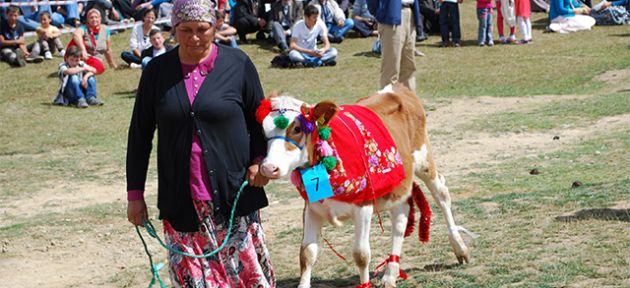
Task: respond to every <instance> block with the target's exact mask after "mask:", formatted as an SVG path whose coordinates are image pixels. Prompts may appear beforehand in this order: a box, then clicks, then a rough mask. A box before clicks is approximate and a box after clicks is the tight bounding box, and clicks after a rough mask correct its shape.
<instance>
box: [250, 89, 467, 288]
mask: <svg viewBox="0 0 630 288" xmlns="http://www.w3.org/2000/svg"><path fill="white" fill-rule="evenodd" d="M269 100H270V102H271V112H270V113H269V114H268V115H267V116H266V117H265V116H264V115H263V117H265V118H263V119H264V120H263V119H259V121H261V122H262V125H263V129H264V132H265V134H266V137H267V138H268V139H271V140H286V141H269V142H268V151H267V157H266V158H265V159H264V160H263V162H262V165H261V173H262V174H263V175H265V176H266V177H269V178H271V179H278V178H280V177H286V176H288V175H290V174H291V173H292V171H293V170H295V169H299V168H300V167H304V166H308V165H310V164H312V163H309V162H310V161H311V160H310V159H312V156H313V153H315V152H314V150H315V147H314V146H315V144H314V143H313V139H312V136H311V134H305V133H304V132H303V129H300V121H298V119H297V117H298V115H299V114H300V113H301V111H306V110H308V111H310V113H312V114H313V115H311V116H312V117H311V118H312V119H320V121H324V122H326V121H330V120H331V118H332V117H335V115H336V112H337V110H338V106H337V105H335V104H333V103H332V102H327V101H324V102H321V103H318V104H316V105H315V106H311V105H309V104H306V103H304V102H302V101H300V100H297V99H295V98H292V97H289V96H276V95H273V96H271V97H270V98H269ZM356 104H357V105H360V106H363V107H366V108H368V109H370V110H372V111H373V112H375V114H376V115H378V117H380V119H381V120H382V123H383V124H384V125H385V126H386V129H387V130H388V131H389V133H390V134H391V137H392V139H393V140H394V143H395V144H396V146H397V148H398V151H399V153H400V157H401V160H402V165H403V166H404V170H405V175H407V176H406V178H405V179H404V180H403V181H402V182H400V184H399V185H398V186H397V187H395V188H394V189H393V190H392V191H391V193H389V194H386V195H385V196H382V197H380V198H378V199H376V200H375V201H372V202H364V203H360V204H356V203H347V202H340V201H336V200H333V199H331V198H328V199H325V200H322V201H317V202H313V203H309V202H308V201H306V202H305V208H304V214H303V215H304V216H303V217H304V219H303V221H304V223H303V224H304V227H303V239H302V247H301V251H300V269H301V277H300V285H299V287H304V288H306V287H310V281H311V272H312V267H313V265H314V264H315V261H316V257H317V253H318V242H319V237H320V234H321V229H322V225H323V224H324V223H325V222H330V223H331V224H333V225H339V224H341V222H343V221H344V220H347V219H352V220H353V222H354V225H355V235H354V243H353V257H354V260H355V263H356V265H357V266H358V268H359V276H360V280H361V283H362V284H363V286H362V287H369V286H368V285H369V284H366V283H368V282H369V280H370V279H369V271H368V268H369V263H370V255H371V252H370V242H369V235H370V223H371V218H372V214H373V212H374V211H375V210H376V211H389V212H390V213H391V219H392V239H391V241H392V243H391V251H390V255H396V256H401V253H402V244H403V233H404V232H405V228H406V225H407V217H408V213H409V210H410V205H409V204H408V202H407V200H408V198H409V197H410V196H411V190H412V184H413V176H412V175H415V176H416V177H418V178H420V179H421V180H422V181H423V182H424V183H425V184H426V186H427V187H428V189H429V190H430V191H431V195H433V198H434V200H435V201H436V202H437V203H438V206H439V207H440V209H441V211H442V213H443V215H444V218H446V224H447V227H448V237H449V240H450V244H451V246H452V248H453V250H454V252H455V256H456V257H457V260H458V261H459V262H460V263H463V262H468V261H469V258H470V254H469V250H468V248H467V247H466V245H465V244H464V241H463V240H462V237H461V236H460V233H459V230H460V229H461V228H460V227H459V226H457V225H456V224H455V220H454V218H453V214H452V213H451V197H450V195H449V190H448V187H447V186H446V182H445V180H444V177H443V176H442V175H440V174H439V173H438V171H437V169H436V165H435V162H434V159H433V155H432V152H431V145H430V144H429V138H428V133H427V128H426V117H425V111H424V108H423V107H422V103H421V102H420V100H419V99H418V97H417V96H416V95H414V94H413V93H412V92H411V91H410V90H408V89H407V88H405V87H404V86H402V85H394V86H393V87H392V86H388V87H386V88H385V89H384V90H383V91H380V92H379V93H378V94H375V95H372V96H370V97H367V98H364V99H361V100H360V101H358V102H357V103H356ZM280 113H282V115H284V116H285V117H287V118H288V120H289V125H288V127H286V129H281V128H278V127H277V126H276V125H274V121H273V119H274V118H275V117H278V116H279V115H280ZM302 148H303V149H302ZM375 206H376V207H375ZM399 268H400V264H399V263H397V262H396V261H391V262H388V263H387V265H386V270H385V273H384V275H383V277H382V279H381V281H382V282H381V283H382V284H381V285H383V286H385V287H395V285H396V279H397V278H398V276H399Z"/></svg>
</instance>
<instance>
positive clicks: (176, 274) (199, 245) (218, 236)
mask: <svg viewBox="0 0 630 288" xmlns="http://www.w3.org/2000/svg"><path fill="white" fill-rule="evenodd" d="M193 201H194V205H195V209H196V210H197V215H199V220H200V221H199V231H197V232H178V231H175V229H173V227H172V226H171V225H170V224H169V223H168V221H167V220H163V224H164V235H165V241H166V244H167V245H169V246H171V247H174V248H176V249H178V250H180V251H184V252H187V253H191V254H197V255H201V254H205V253H209V252H211V251H213V250H215V249H216V248H217V247H219V246H221V244H222V243H223V240H224V239H225V236H226V234H227V228H228V225H229V219H224V217H223V216H222V215H213V214H212V209H211V207H212V204H211V202H210V201H200V200H193ZM233 222H234V223H233V225H232V231H231V233H230V239H229V240H228V244H227V245H226V246H225V247H224V249H223V250H221V251H220V252H219V253H217V254H215V255H213V256H211V257H208V258H203V259H197V258H192V257H186V256H182V255H179V254H176V253H173V252H170V251H169V252H168V259H169V273H170V276H171V284H172V286H173V287H186V288H188V287H194V288H197V287H206V288H215V287H221V288H223V287H226V288H230V287H234V288H236V287H247V288H250V287H251V288H272V287H275V286H276V284H275V280H274V276H273V269H272V267H271V262H270V261H269V251H268V250H267V247H266V246H265V236H264V233H263V229H262V226H261V224H260V214H259V212H258V211H256V212H253V213H251V214H249V215H247V216H241V217H235V218H234V221H233Z"/></svg>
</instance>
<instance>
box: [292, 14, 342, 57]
mask: <svg viewBox="0 0 630 288" xmlns="http://www.w3.org/2000/svg"><path fill="white" fill-rule="evenodd" d="M318 37H319V38H320V39H321V40H322V44H323V47H322V48H321V49H319V48H317V38H318ZM289 58H290V59H291V61H293V62H295V63H302V64H304V66H307V67H318V66H323V65H327V66H335V65H336V64H337V49H335V48H332V47H330V42H329V41H328V33H327V29H326V25H325V24H324V21H322V20H321V19H319V11H318V10H317V7H315V6H314V5H312V4H309V5H308V6H306V8H304V19H303V20H300V21H298V22H297V23H295V25H293V31H292V34H291V51H289Z"/></svg>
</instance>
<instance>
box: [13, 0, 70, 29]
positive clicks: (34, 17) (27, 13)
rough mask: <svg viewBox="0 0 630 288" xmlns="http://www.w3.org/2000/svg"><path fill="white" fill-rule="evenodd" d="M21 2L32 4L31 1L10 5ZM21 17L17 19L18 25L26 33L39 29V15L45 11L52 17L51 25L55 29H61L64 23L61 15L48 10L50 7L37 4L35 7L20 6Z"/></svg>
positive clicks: (16, 1)
mask: <svg viewBox="0 0 630 288" xmlns="http://www.w3.org/2000/svg"><path fill="white" fill-rule="evenodd" d="M22 2H32V0H13V1H12V2H11V3H13V4H17V3H22ZM20 10H22V15H20V16H19V17H18V23H20V25H22V26H23V27H24V29H25V30H26V31H35V30H36V29H37V27H39V14H40V13H41V12H44V11H47V12H48V13H50V15H51V16H52V17H51V18H52V24H53V25H54V26H57V27H61V25H63V23H64V20H65V19H64V17H63V15H61V14H59V13H57V12H53V11H52V10H51V9H50V5H47V4H45V5H41V4H39V3H38V4H37V5H36V6H30V5H29V6H20Z"/></svg>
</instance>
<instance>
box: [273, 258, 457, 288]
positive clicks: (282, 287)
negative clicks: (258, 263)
mask: <svg viewBox="0 0 630 288" xmlns="http://www.w3.org/2000/svg"><path fill="white" fill-rule="evenodd" d="M459 266H461V264H457V263H453V264H442V263H435V264H429V265H425V266H424V267H423V268H409V269H405V273H407V274H408V275H409V276H410V278H409V279H413V277H412V276H413V275H416V274H419V273H427V272H441V271H445V270H452V269H454V268H456V267H459ZM382 276H383V274H382V273H379V275H378V276H377V277H373V276H372V275H371V274H370V277H371V278H370V280H371V281H370V282H372V284H373V285H375V284H376V283H378V282H380V280H378V279H380V277H382ZM359 281H360V280H359V276H350V277H346V278H336V279H319V278H313V279H311V287H313V288H332V287H335V288H337V287H339V288H350V287H356V285H358V284H359ZM399 281H402V280H400V279H399ZM298 284H300V278H297V277H296V278H288V279H282V280H278V281H277V282H276V286H277V287H278V288H289V287H291V288H293V287H296V286H298Z"/></svg>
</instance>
